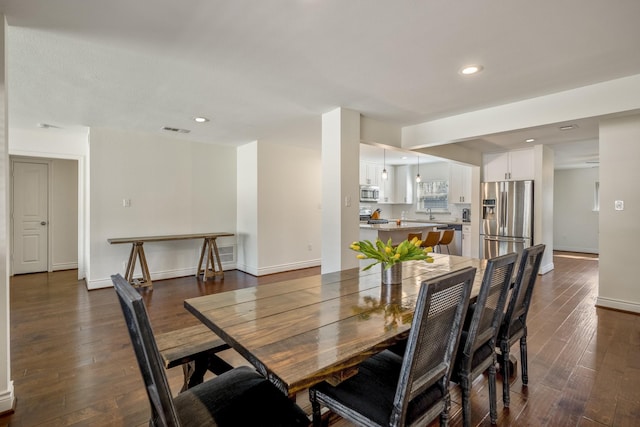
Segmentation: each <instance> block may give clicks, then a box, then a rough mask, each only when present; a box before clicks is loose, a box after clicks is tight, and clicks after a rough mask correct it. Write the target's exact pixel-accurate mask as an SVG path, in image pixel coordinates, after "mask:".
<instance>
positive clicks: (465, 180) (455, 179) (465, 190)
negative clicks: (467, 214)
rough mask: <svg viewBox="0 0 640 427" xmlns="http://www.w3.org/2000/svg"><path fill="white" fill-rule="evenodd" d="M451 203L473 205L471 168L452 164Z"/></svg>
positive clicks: (450, 171) (450, 180)
mask: <svg viewBox="0 0 640 427" xmlns="http://www.w3.org/2000/svg"><path fill="white" fill-rule="evenodd" d="M449 203H471V168H470V167H469V166H463V165H458V164H456V163H451V164H450V169H449Z"/></svg>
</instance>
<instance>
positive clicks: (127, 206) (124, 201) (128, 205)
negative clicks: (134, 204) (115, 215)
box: [122, 199, 131, 208]
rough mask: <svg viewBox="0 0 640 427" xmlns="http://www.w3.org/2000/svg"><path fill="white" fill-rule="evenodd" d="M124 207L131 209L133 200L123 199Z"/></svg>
mask: <svg viewBox="0 0 640 427" xmlns="http://www.w3.org/2000/svg"><path fill="white" fill-rule="evenodd" d="M122 207H125V208H130V207H131V199H122Z"/></svg>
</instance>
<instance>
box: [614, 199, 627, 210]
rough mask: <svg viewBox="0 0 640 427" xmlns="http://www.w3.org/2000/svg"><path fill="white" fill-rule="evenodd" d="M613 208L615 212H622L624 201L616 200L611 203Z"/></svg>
mask: <svg viewBox="0 0 640 427" xmlns="http://www.w3.org/2000/svg"><path fill="white" fill-rule="evenodd" d="M613 207H614V208H615V210H617V211H623V210H624V200H616V201H615V202H614V203H613Z"/></svg>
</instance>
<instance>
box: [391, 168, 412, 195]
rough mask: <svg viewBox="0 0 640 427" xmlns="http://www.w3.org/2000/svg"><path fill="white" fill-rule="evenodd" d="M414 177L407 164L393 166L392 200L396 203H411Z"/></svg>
mask: <svg viewBox="0 0 640 427" xmlns="http://www.w3.org/2000/svg"><path fill="white" fill-rule="evenodd" d="M413 183H414V177H413V175H412V174H411V168H410V167H409V166H408V165H404V166H396V167H395V194H394V200H395V202H396V203H398V204H411V203H413Z"/></svg>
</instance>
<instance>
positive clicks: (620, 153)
mask: <svg viewBox="0 0 640 427" xmlns="http://www.w3.org/2000/svg"><path fill="white" fill-rule="evenodd" d="M639 141H640V115H638V114H636V115H632V116H626V117H616V118H611V119H604V120H602V121H601V122H600V213H599V215H600V222H599V228H600V236H599V238H600V261H599V269H600V278H599V280H598V299H597V301H596V305H599V306H602V307H608V308H613V309H617V310H624V311H631V312H634V313H640V286H639V285H638V236H640V221H638V218H639V216H640V191H638V182H639V181H640V169H639V168H638V159H639V158H640V144H639V143H638V142H639ZM577 220H578V219H577Z"/></svg>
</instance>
